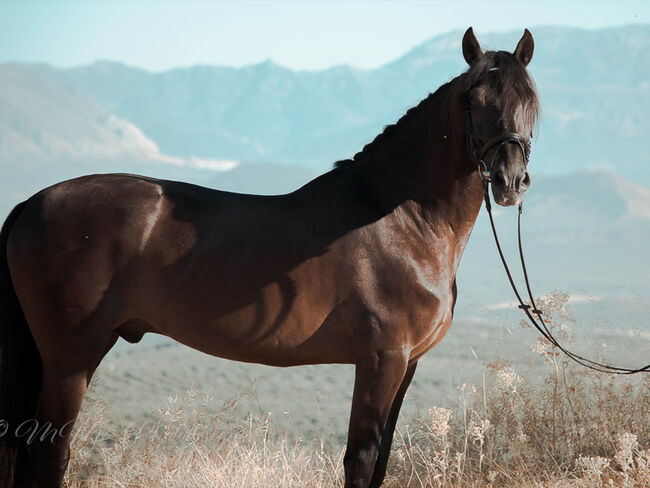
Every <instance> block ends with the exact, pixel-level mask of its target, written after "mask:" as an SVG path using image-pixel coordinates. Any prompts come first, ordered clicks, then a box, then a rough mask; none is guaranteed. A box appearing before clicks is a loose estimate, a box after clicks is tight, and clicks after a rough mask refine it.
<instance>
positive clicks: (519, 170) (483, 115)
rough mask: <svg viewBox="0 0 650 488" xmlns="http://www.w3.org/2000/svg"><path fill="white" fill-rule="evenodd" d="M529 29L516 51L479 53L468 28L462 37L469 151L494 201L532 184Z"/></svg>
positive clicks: (511, 200)
mask: <svg viewBox="0 0 650 488" xmlns="http://www.w3.org/2000/svg"><path fill="white" fill-rule="evenodd" d="M533 48H534V42H533V36H532V35H531V34H530V32H529V31H528V30H526V31H525V32H524V35H523V37H522V38H521V40H520V41H519V44H517V48H516V49H515V51H514V53H509V52H505V51H498V52H495V51H487V52H485V53H484V52H483V51H482V50H481V47H480V45H479V43H478V40H477V39H476V37H475V36H474V32H473V31H472V28H471V27H470V28H469V29H467V32H465V36H464V37H463V56H464V57H465V60H466V61H467V63H468V64H469V65H470V68H469V70H468V71H467V73H466V74H465V76H464V79H465V83H466V84H465V89H464V93H465V95H466V108H467V133H468V141H469V142H468V143H469V150H470V153H471V156H472V157H473V158H474V160H475V163H476V164H477V165H478V169H479V171H480V173H481V175H482V177H483V178H485V179H486V180H488V181H490V182H491V183H492V194H493V195H494V200H495V202H496V203H498V204H500V205H504V206H508V205H517V204H518V203H520V202H521V200H522V198H523V195H524V192H525V191H526V190H527V189H528V187H529V186H530V175H529V174H528V169H527V166H528V157H529V155H530V140H531V138H532V132H533V126H534V124H535V121H536V119H537V115H538V103H537V95H536V91H535V85H534V83H533V81H532V79H531V77H530V76H529V75H528V72H527V71H526V66H527V65H528V63H529V62H530V59H531V58H532V56H533Z"/></svg>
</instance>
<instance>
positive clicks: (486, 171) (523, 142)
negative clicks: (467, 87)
mask: <svg viewBox="0 0 650 488" xmlns="http://www.w3.org/2000/svg"><path fill="white" fill-rule="evenodd" d="M466 111H467V140H468V144H469V148H470V149H471V151H472V154H474V158H475V159H476V161H477V162H478V166H479V174H480V175H481V180H483V182H484V183H485V182H488V183H489V182H490V181H491V177H492V167H493V166H494V162H495V161H496V159H497V155H498V154H499V150H500V149H501V148H502V147H503V146H504V145H506V144H508V143H512V144H517V145H518V146H519V149H521V153H522V154H523V156H524V166H526V167H528V160H529V158H530V141H529V140H528V139H526V138H525V137H524V136H522V135H521V134H518V133H517V132H505V133H503V134H500V135H498V136H494V137H493V138H492V139H489V140H488V141H487V142H485V143H482V141H481V139H479V137H478V136H477V135H476V132H475V131H474V123H473V121H472V106H471V104H470V103H468V104H467V108H466ZM492 148H496V149H495V151H494V154H493V155H492V160H491V161H490V165H489V166H488V165H487V164H486V162H485V160H484V159H483V158H484V157H485V155H486V154H487V152H488V151H489V150H490V149H492Z"/></svg>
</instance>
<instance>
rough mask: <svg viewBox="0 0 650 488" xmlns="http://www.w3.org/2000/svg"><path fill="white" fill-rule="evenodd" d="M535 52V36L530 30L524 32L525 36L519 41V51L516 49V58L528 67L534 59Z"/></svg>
mask: <svg viewBox="0 0 650 488" xmlns="http://www.w3.org/2000/svg"><path fill="white" fill-rule="evenodd" d="M534 50H535V41H534V40H533V35H532V34H531V33H530V31H529V30H528V29H526V30H524V35H523V36H521V39H519V44H517V49H515V56H516V57H517V58H518V59H519V61H521V62H522V63H524V66H528V63H530V60H531V59H532V57H533V51H534Z"/></svg>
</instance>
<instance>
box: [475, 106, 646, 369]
mask: <svg viewBox="0 0 650 488" xmlns="http://www.w3.org/2000/svg"><path fill="white" fill-rule="evenodd" d="M467 140H468V145H469V148H470V150H471V152H472V154H473V155H474V159H475V160H476V163H477V165H478V172H479V175H480V177H481V181H482V183H483V198H484V200H485V209H486V210H487V213H488V215H489V217H490V225H491V226H492V234H493V235H494V242H495V243H496V245H497V250H498V251H499V256H500V257H501V262H502V263H503V268H504V269H505V271H506V275H507V276H508V280H509V281H510V286H511V287H512V291H513V292H514V293H515V296H516V297H517V301H518V302H519V308H520V309H521V310H523V311H524V313H525V314H526V316H527V317H528V320H529V321H530V323H531V324H532V325H533V326H534V327H535V328H536V329H537V330H538V331H539V333H540V334H542V336H543V337H544V338H545V339H546V340H547V341H548V342H550V343H551V344H552V345H553V346H555V347H557V348H558V349H559V350H560V351H562V352H563V353H564V354H566V355H567V356H568V357H569V358H571V359H572V360H573V361H575V362H576V363H578V364H581V365H582V366H585V367H587V368H590V369H593V370H595V371H599V372H601V373H611V374H634V373H649V372H650V364H648V365H646V366H644V367H641V368H637V369H630V368H620V367H616V366H610V365H607V364H603V363H599V362H597V361H593V360H591V359H587V358H585V357H583V356H580V355H579V354H576V353H573V352H571V351H569V350H567V349H566V348H565V347H563V346H562V345H561V344H560V343H559V342H558V341H557V339H556V338H555V337H554V336H553V334H552V333H551V331H550V329H549V328H548V326H547V325H546V323H545V322H544V319H543V318H542V311H541V310H539V309H538V308H537V305H536V304H535V299H534V298H533V292H532V291H531V288H530V282H529V281H528V271H527V269H526V261H525V259H524V251H523V246H522V243H521V214H522V211H523V205H522V203H519V211H518V216H517V239H518V241H519V257H520V258H521V267H522V271H523V274H524V281H525V283H526V290H527V292H528V298H529V300H530V304H527V303H524V301H523V299H522V298H521V295H520V293H519V290H518V289H517V286H516V285H515V282H514V280H513V279H512V273H510V268H509V267H508V263H507V262H506V258H505V256H504V254H503V250H502V249H501V244H500V243H499V237H498V236H497V229H496V226H495V225H494V218H493V217H492V204H491V202H490V191H489V185H490V182H491V181H492V167H493V166H494V162H495V161H496V158H497V155H498V153H499V150H500V149H501V148H502V147H503V146H504V145H505V144H508V143H513V144H517V145H518V146H519V148H520V149H521V152H522V154H523V156H524V165H525V166H526V167H528V161H529V158H530V142H529V141H528V140H527V139H526V138H524V137H523V136H522V135H521V134H518V133H516V132H506V133H503V134H500V135H497V136H495V137H493V138H491V139H489V140H488V141H487V142H485V143H483V144H481V140H480V139H479V138H478V137H477V136H476V132H475V131H474V124H473V122H472V111H471V106H470V105H469V104H468V105H467ZM491 148H496V149H495V151H494V154H493V156H492V160H491V161H490V165H489V166H488V165H487V164H486V163H485V161H484V159H483V158H484V156H485V154H486V153H487V152H488V151H489V150H490V149H491ZM535 317H537V319H535Z"/></svg>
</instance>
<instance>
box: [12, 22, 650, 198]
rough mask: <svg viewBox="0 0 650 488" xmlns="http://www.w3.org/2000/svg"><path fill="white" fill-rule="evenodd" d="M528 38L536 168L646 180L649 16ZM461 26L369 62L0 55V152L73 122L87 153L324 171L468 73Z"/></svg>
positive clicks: (68, 139)
mask: <svg viewBox="0 0 650 488" xmlns="http://www.w3.org/2000/svg"><path fill="white" fill-rule="evenodd" d="M478 34H479V38H480V40H481V42H482V44H483V46H484V47H487V48H490V47H493V48H503V49H513V48H514V46H515V45H516V42H517V40H518V39H519V37H520V36H521V32H510V33H505V34H482V33H480V32H479V33H478ZM533 35H534V36H535V40H536V49H535V55H534V57H533V61H532V63H531V65H530V70H531V72H532V73H533V75H534V76H535V79H536V81H537V85H538V88H539V92H540V96H541V99H542V108H543V116H542V124H541V128H540V131H539V134H538V137H537V138H536V142H535V145H534V152H533V162H532V165H533V169H534V170H535V171H537V172H544V173H558V172H572V171H577V170H586V169H594V168H609V169H611V170H613V171H615V172H616V173H618V174H621V175H623V176H626V177H627V178H630V179H633V180H635V181H636V182H638V183H640V184H642V185H645V186H648V183H646V182H647V181H649V180H648V177H650V164H648V154H649V153H650V138H648V137H647V136H646V133H648V132H649V130H650V110H648V107H650V84H649V80H648V77H649V74H650V55H649V54H648V52H649V51H648V49H647V47H648V46H649V45H650V26H630V27H623V28H616V29H605V30H597V31H584V30H578V29H569V28H560V27H541V28H536V29H534V31H533ZM461 37H462V32H451V33H448V34H445V35H441V36H438V37H435V38H433V39H431V40H430V41H427V42H425V43H423V44H422V45H420V46H417V47H415V48H414V49H412V50H411V51H409V52H408V53H406V54H405V55H403V56H402V57H400V58H399V59H396V60H395V61H393V62H391V63H388V64H386V65H385V66H383V67H381V68H378V69H375V70H357V69H354V68H350V67H347V66H337V67H333V68H331V69H327V70H323V71H316V72H306V71H292V70H289V69H286V68H283V67H281V66H278V65H276V64H275V63H273V62H271V61H267V62H263V63H260V64H256V65H253V66H247V67H244V68H239V69H234V68H224V67H214V66H194V67H190V68H179V69H174V70H171V71H167V72H163V73H151V72H147V71H144V70H141V69H137V68H131V67H127V66H124V65H122V64H119V63H111V62H105V61H102V62H97V63H94V64H92V65H89V66H82V67H79V68H74V69H67V70H59V69H54V68H51V67H48V66H43V65H28V64H16V63H13V64H4V65H0V114H1V115H0V123H1V124H2V127H1V129H2V130H1V131H0V134H2V136H0V162H2V163H7V162H23V161H33V160H34V158H36V159H38V158H41V157H42V156H43V155H46V156H49V160H50V161H54V160H57V161H60V160H62V158H64V157H66V154H67V153H66V151H67V150H68V148H69V146H73V147H74V146H75V144H74V141H75V134H76V133H77V132H78V134H79V140H86V141H87V143H84V144H81V143H80V142H77V143H76V152H74V151H73V153H74V155H82V156H83V155H86V157H87V158H89V159H97V160H101V159H106V158H105V157H103V154H105V153H108V154H110V155H112V156H114V155H115V154H116V153H117V154H122V155H124V156H125V157H133V156H130V154H132V153H134V152H135V154H136V155H137V154H142V152H143V151H144V153H145V155H146V154H148V153H147V151H151V150H152V146H151V144H150V143H152V144H153V145H154V146H155V147H156V148H159V151H160V153H162V154H165V155H168V156H172V157H176V158H190V157H200V158H218V159H233V160H238V161H245V162H276V163H282V164H292V165H300V166H303V167H308V168H312V169H318V170H321V169H323V168H325V167H327V165H329V164H330V163H331V162H333V161H334V160H336V159H340V158H344V157H349V156H351V155H353V154H354V153H355V152H356V151H357V150H359V149H361V148H362V147H363V145H364V144H365V143H367V142H369V141H370V140H372V139H373V138H374V136H375V135H376V134H377V133H379V132H380V131H381V130H382V128H383V126H384V125H386V124H389V123H392V122H394V121H395V120H396V119H397V118H398V117H399V116H400V115H401V114H403V113H404V111H405V110H406V109H407V108H408V107H410V106H412V105H414V104H416V103H417V102H418V101H419V100H421V99H422V98H424V97H425V96H426V95H427V93H429V92H430V91H433V90H435V89H436V88H437V87H438V86H439V85H440V84H441V83H443V82H445V81H447V80H449V79H451V78H452V77H453V76H455V75H457V74H459V73H460V72H461V71H462V70H464V69H465V68H466V65H465V63H464V61H463V59H462V55H461V47H460V41H461ZM36 114H38V116H36ZM24 120H28V122H29V123H28V124H27V128H28V130H27V131H25V130H24V128H25V124H24ZM111 121H112V122H111ZM116 121H119V122H116ZM116 124H117V125H118V128H116V127H115V125H116ZM124 124H129V125H128V126H124ZM119 127H128V128H129V129H128V130H127V132H129V134H131V135H132V134H133V131H134V130H138V129H139V130H140V131H141V132H140V135H141V136H142V137H141V138H139V139H138V138H135V139H138V141H137V142H138V143H137V144H135V147H134V142H133V139H134V137H131V136H129V137H126V138H125V137H123V136H120V135H119V134H118V133H119ZM106 133H108V134H110V137H109V136H106ZM116 134H117V135H116ZM91 135H92V136H91ZM142 145H144V147H142ZM80 146H83V148H85V149H84V150H80V149H79V147H80ZM122 147H125V148H126V149H122ZM61 148H65V150H64V149H61Z"/></svg>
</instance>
